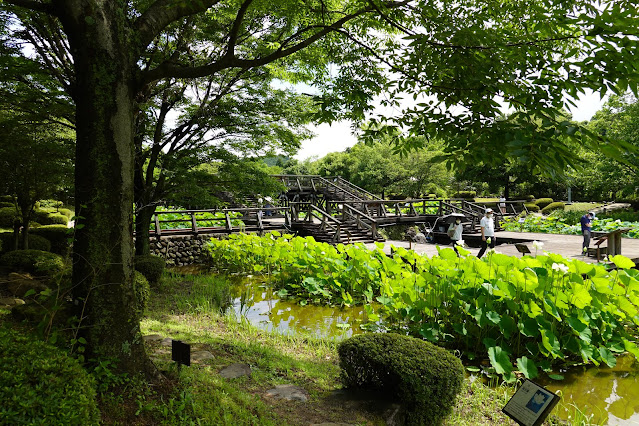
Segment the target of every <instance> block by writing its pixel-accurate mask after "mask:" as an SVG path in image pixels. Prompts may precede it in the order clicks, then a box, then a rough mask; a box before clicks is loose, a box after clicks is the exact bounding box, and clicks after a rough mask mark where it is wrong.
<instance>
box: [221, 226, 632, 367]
mask: <svg viewBox="0 0 639 426" xmlns="http://www.w3.org/2000/svg"><path fill="white" fill-rule="evenodd" d="M210 249H211V256H212V257H213V264H214V265H216V267H217V268H220V269H222V270H228V271H234V272H245V273H254V271H258V270H260V271H262V272H263V271H265V270H270V271H271V277H270V283H271V285H273V286H274V287H275V288H276V289H278V291H279V292H281V294H283V295H284V296H287V297H295V298H299V299H300V300H301V301H302V302H300V303H330V304H338V305H352V304H356V303H364V304H365V305H366V306H365V309H366V311H367V313H368V318H369V320H370V321H372V322H374V323H375V326H376V327H378V328H379V327H381V328H382V329H387V330H392V331H397V332H403V333H409V334H412V335H414V336H421V337H422V338H425V339H427V340H429V341H432V342H434V343H436V344H438V345H441V346H445V347H450V348H454V349H455V350H459V351H461V353H462V354H464V355H465V356H467V357H468V358H469V359H470V358H471V357H472V358H474V357H479V358H481V357H483V358H486V357H488V358H489V360H490V363H491V366H492V367H493V368H495V371H496V372H497V373H498V374H500V375H502V376H503V378H504V379H505V380H514V377H515V376H514V372H513V368H514V367H513V365H512V360H516V364H517V367H516V368H517V369H518V370H519V371H521V372H522V373H523V374H524V375H525V376H526V377H529V378H533V377H535V376H536V374H538V369H539V368H542V369H544V370H550V369H551V367H552V366H553V364H555V363H562V364H568V365H570V364H571V363H594V364H600V363H602V362H603V363H605V364H606V365H613V363H614V362H615V360H614V356H613V354H614V353H619V352H622V351H628V352H629V353H631V354H633V355H635V356H638V355H639V349H637V345H636V343H634V340H635V339H636V336H634V335H631V334H629V333H630V332H633V329H632V328H629V327H627V324H628V323H629V320H632V321H635V319H636V318H637V314H638V313H639V283H638V282H637V274H636V273H635V272H634V270H632V269H629V270H619V271H613V272H608V271H607V270H606V269H605V268H604V267H602V266H599V265H589V266H588V265H586V264H584V263H583V262H581V261H576V262H573V261H571V260H568V259H565V258H563V257H561V256H558V255H550V256H548V255H540V256H537V257H536V258H526V257H524V258H516V257H501V256H497V257H495V256H491V257H490V258H486V259H481V260H479V259H477V258H476V257H474V256H466V257H464V256H462V257H461V258H458V257H457V256H454V258H453V257H451V258H449V256H448V255H447V253H448V252H449V251H450V250H447V249H443V250H440V254H441V256H434V257H431V258H429V257H425V256H420V255H417V254H415V253H414V252H411V251H408V250H405V249H402V248H396V249H395V252H394V253H395V254H394V255H393V257H388V256H386V255H385V254H383V252H382V251H381V250H380V249H379V248H376V249H375V250H369V249H366V248H364V247H363V246H354V245H349V246H340V247H338V249H336V248H335V247H331V246H329V245H327V244H323V243H317V242H315V241H313V240H312V239H311V238H299V237H296V238H293V237H291V236H290V235H285V236H282V237H279V238H278V237H276V236H269V235H266V236H264V237H258V236H252V235H232V236H231V237H230V238H229V240H226V241H221V240H213V241H211V243H210ZM495 260H497V262H495ZM622 262H623V260H622ZM553 264H555V265H558V264H561V265H565V267H566V268H568V271H569V273H567V274H564V273H559V272H558V271H556V270H553ZM506 265H507V266H506ZM555 268H556V266H555ZM582 274H584V275H585V276H586V278H585V279H584V278H583V277H582ZM364 327H366V326H365V325H364ZM479 341H483V343H484V347H485V352H484V353H483V355H482V353H481V351H478V347H477V346H478V342H479ZM479 346H481V344H480V345H479Z"/></svg>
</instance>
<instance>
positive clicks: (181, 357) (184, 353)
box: [171, 340, 191, 370]
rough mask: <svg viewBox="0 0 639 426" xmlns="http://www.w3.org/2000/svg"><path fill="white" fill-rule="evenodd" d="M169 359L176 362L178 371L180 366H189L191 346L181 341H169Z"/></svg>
mask: <svg viewBox="0 0 639 426" xmlns="http://www.w3.org/2000/svg"><path fill="white" fill-rule="evenodd" d="M171 359H172V360H173V361H175V362H177V365H178V370H179V369H180V367H182V365H186V366H187V367H189V366H190V365H191V345H189V344H188V343H183V342H182V341H181V340H172V341H171Z"/></svg>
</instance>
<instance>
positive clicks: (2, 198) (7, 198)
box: [0, 195, 15, 204]
mask: <svg viewBox="0 0 639 426" xmlns="http://www.w3.org/2000/svg"><path fill="white" fill-rule="evenodd" d="M14 200H15V198H13V195H0V201H2V202H4V203H11V204H13V201H14Z"/></svg>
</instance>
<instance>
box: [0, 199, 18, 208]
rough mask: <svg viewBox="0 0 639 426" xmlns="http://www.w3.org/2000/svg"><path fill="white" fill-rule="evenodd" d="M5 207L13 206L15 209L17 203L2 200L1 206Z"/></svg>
mask: <svg viewBox="0 0 639 426" xmlns="http://www.w3.org/2000/svg"><path fill="white" fill-rule="evenodd" d="M5 207H13V208H14V209H15V205H14V204H13V203H9V202H7V201H0V208H5Z"/></svg>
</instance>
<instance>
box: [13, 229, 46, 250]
mask: <svg viewBox="0 0 639 426" xmlns="http://www.w3.org/2000/svg"><path fill="white" fill-rule="evenodd" d="M20 238H22V237H20ZM19 243H20V245H22V241H20V242H19ZM28 244H29V250H41V251H51V241H49V240H47V239H46V238H44V237H42V236H40V235H32V234H31V233H29V242H28Z"/></svg>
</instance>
